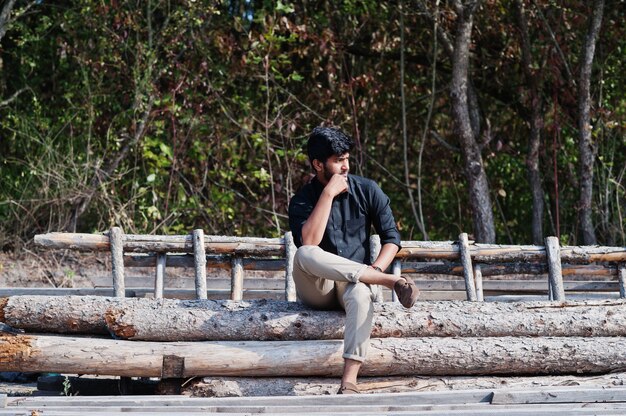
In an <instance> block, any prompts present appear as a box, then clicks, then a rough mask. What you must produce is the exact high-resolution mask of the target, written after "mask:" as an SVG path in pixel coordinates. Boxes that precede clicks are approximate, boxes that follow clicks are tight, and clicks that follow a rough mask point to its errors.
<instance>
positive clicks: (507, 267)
mask: <svg viewBox="0 0 626 416" xmlns="http://www.w3.org/2000/svg"><path fill="white" fill-rule="evenodd" d="M293 247H294V248H293V250H294V251H295V245H294V246H293ZM230 259H231V256H227V255H219V256H216V255H207V268H209V269H211V268H213V269H223V270H230V268H231V261H230ZM155 261H156V255H155V254H139V253H135V254H131V255H125V256H124V266H126V267H150V268H152V267H154V264H155ZM396 261H397V262H398V263H399V264H401V267H402V272H403V273H418V274H444V275H454V276H463V266H462V265H461V264H460V263H452V262H415V261H404V262H401V263H400V261H399V260H396ZM167 267H194V259H193V256H191V255H189V254H181V253H179V254H168V255H167ZM481 267H482V272H483V276H485V277H487V276H503V275H523V274H530V275H544V274H547V273H548V266H547V265H546V264H543V263H500V264H481ZM561 267H562V272H563V276H583V277H584V278H589V277H605V278H615V277H616V276H617V267H616V266H615V265H612V264H593V265H585V264H565V263H562V264H561ZM243 268H244V270H265V271H284V270H286V268H287V261H286V259H280V258H274V259H263V258H250V257H246V258H244V259H243Z"/></svg>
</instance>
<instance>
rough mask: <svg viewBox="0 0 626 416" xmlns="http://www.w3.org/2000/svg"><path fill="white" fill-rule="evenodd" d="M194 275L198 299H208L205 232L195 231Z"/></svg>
mask: <svg viewBox="0 0 626 416" xmlns="http://www.w3.org/2000/svg"><path fill="white" fill-rule="evenodd" d="M192 238H193V256H194V272H195V273H194V275H195V281H196V298H197V299H206V298H207V294H206V253H205V251H204V244H203V241H204V231H202V230H201V229H197V230H193V233H192Z"/></svg>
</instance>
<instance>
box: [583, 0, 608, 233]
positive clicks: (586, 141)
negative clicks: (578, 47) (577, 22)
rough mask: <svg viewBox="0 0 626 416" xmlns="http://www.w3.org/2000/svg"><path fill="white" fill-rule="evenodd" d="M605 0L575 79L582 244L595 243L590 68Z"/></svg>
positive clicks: (596, 8)
mask: <svg viewBox="0 0 626 416" xmlns="http://www.w3.org/2000/svg"><path fill="white" fill-rule="evenodd" d="M603 11H604V0H595V1H594V2H593V10H592V13H591V18H590V21H589V30H588V32H587V36H586V39H585V45H584V48H583V52H582V56H581V65H580V76H579V79H578V84H579V87H578V88H579V91H578V111H579V119H578V128H579V131H580V139H579V143H578V147H579V150H580V202H579V209H580V211H579V218H580V228H581V232H582V237H583V244H585V245H594V244H596V232H595V228H594V226H593V219H592V197H593V164H594V160H595V157H596V150H597V145H596V144H595V143H594V141H593V137H592V134H591V130H592V128H593V127H592V125H591V115H590V109H591V92H590V90H591V69H592V64H593V57H594V54H595V50H596V42H597V40H598V36H599V33H600V26H601V24H602V14H603Z"/></svg>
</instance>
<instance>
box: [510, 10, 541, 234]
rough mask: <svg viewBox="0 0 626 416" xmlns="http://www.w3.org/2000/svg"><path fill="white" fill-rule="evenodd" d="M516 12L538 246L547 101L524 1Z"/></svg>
mask: <svg viewBox="0 0 626 416" xmlns="http://www.w3.org/2000/svg"><path fill="white" fill-rule="evenodd" d="M515 11H516V15H517V26H518V28H519V31H520V37H521V51H522V66H523V68H524V77H525V79H526V89H527V91H528V102H527V104H526V107H527V109H528V113H529V115H528V117H529V120H528V124H529V127H530V132H529V136H528V151H527V154H526V169H527V170H528V184H529V185H530V193H531V195H532V203H533V212H532V238H533V243H534V244H541V243H542V242H543V239H544V236H543V207H544V202H543V196H544V195H543V185H542V182H541V173H540V170H539V149H540V147H541V131H542V129H543V126H544V120H543V107H544V102H543V98H542V95H541V84H542V76H541V71H540V70H539V69H538V65H537V66H536V68H537V69H533V67H534V65H533V61H534V60H533V56H532V47H531V43H530V33H529V29H528V21H527V19H526V10H525V9H524V2H523V1H522V0H515Z"/></svg>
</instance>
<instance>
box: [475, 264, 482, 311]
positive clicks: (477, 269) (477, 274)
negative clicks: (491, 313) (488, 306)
mask: <svg viewBox="0 0 626 416" xmlns="http://www.w3.org/2000/svg"><path fill="white" fill-rule="evenodd" d="M474 280H475V282H476V300H478V301H479V302H484V300H485V297H484V295H483V271H482V269H481V267H480V264H476V265H475V266H474Z"/></svg>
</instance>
